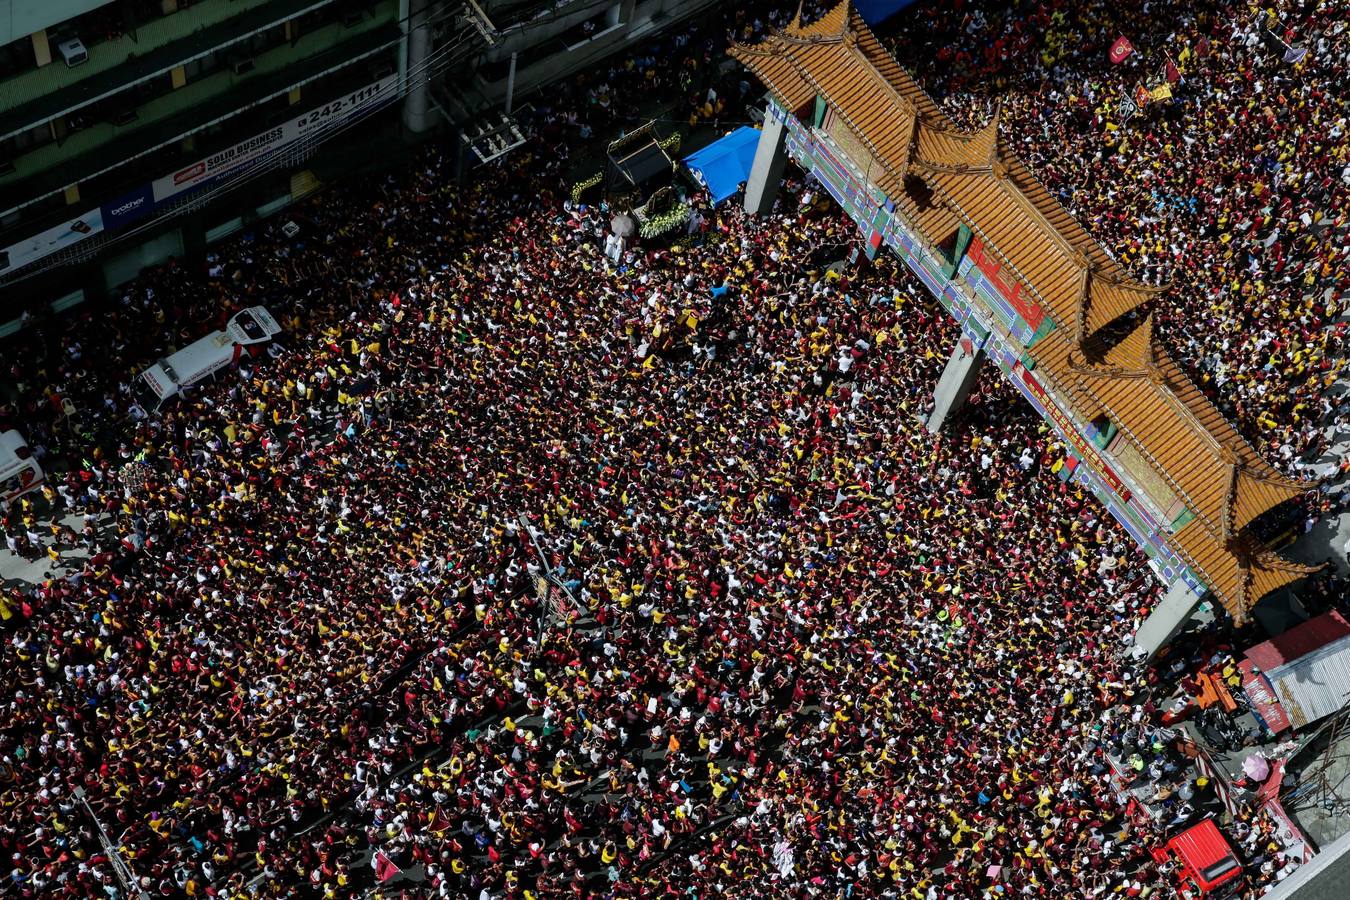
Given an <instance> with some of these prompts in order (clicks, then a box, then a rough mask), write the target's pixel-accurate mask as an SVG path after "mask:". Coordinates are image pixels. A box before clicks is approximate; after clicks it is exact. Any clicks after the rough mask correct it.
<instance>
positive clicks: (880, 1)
mask: <svg viewBox="0 0 1350 900" xmlns="http://www.w3.org/2000/svg"><path fill="white" fill-rule="evenodd" d="M913 2H914V0H854V3H853V8H854V9H856V10H857V11H858V15H860V16H862V17H863V21H864V22H866V23H867V24H868V25H876V24H878V23H879V22H884V21H886V20H887V19H889V18H890V17H891V16H893V15H895V14H896V13H898V12H899V11H900V10H902V9H904V8H905V7H906V6H909V5H910V4H911V3H913Z"/></svg>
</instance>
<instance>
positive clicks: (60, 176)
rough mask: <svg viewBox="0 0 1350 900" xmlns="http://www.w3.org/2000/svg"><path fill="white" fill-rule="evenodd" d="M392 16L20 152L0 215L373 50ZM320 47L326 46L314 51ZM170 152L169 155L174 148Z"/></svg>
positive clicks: (302, 44) (2, 187) (386, 12)
mask: <svg viewBox="0 0 1350 900" xmlns="http://www.w3.org/2000/svg"><path fill="white" fill-rule="evenodd" d="M397 19H398V7H397V5H395V4H387V5H385V6H384V7H383V8H382V9H381V10H380V11H379V12H378V14H377V15H376V17H375V18H363V19H362V20H361V21H360V22H359V23H357V24H355V25H353V26H350V27H347V26H344V24H343V23H341V22H335V23H332V24H330V25H327V26H324V27H323V28H320V29H317V30H315V31H314V32H311V33H309V34H307V35H305V36H304V37H303V38H302V39H301V40H300V41H299V42H298V43H297V44H296V45H294V46H290V45H283V46H280V47H276V48H274V49H272V50H271V51H268V52H266V53H263V54H262V55H260V56H258V57H255V58H254V67H253V69H252V70H251V71H250V72H248V73H247V74H246V75H236V74H235V73H234V72H233V71H232V70H230V69H222V70H217V71H216V72H213V73H212V74H210V75H207V76H205V77H203V78H201V79H199V80H197V81H192V82H188V83H187V84H185V85H184V86H183V87H181V88H179V89H178V90H175V91H172V92H170V93H168V94H165V95H163V96H161V97H158V98H155V99H154V100H152V101H150V102H148V103H146V104H145V105H143V106H141V107H139V108H137V111H136V112H137V118H136V119H135V120H134V121H131V122H129V123H127V124H125V125H117V124H113V123H107V122H103V123H98V124H95V125H91V126H90V127H88V128H84V129H81V130H79V131H76V132H72V133H71V134H69V135H67V137H66V138H65V140H64V141H62V142H61V143H59V144H57V143H51V144H47V145H46V146H43V147H40V148H38V149H36V150H34V151H32V152H30V153H27V154H25V155H23V156H21V157H19V158H17V159H15V160H14V161H13V165H14V171H13V172H12V173H10V174H7V175H5V176H3V177H0V213H8V212H12V211H14V210H15V209H18V208H21V207H22V206H24V205H26V204H29V203H33V202H35V201H38V200H41V199H43V198H45V197H49V196H51V195H53V194H56V193H59V192H61V191H64V190H65V189H66V188H68V187H70V186H72V185H79V184H87V183H88V182H90V181H92V180H94V179H96V178H99V177H100V176H102V175H104V174H105V173H108V172H111V171H113V170H114V169H118V168H120V167H122V166H123V165H125V164H126V163H127V162H129V161H131V160H134V159H137V158H138V157H142V156H145V155H147V154H150V153H153V152H155V151H157V150H160V149H161V148H165V147H168V146H170V145H175V144H177V143H179V142H181V141H182V140H184V139H185V138H188V137H190V136H192V135H193V134H195V133H197V132H199V131H202V130H203V129H206V128H209V127H211V126H212V125H215V124H216V123H218V122H221V121H222V120H224V119H228V118H230V117H232V116H235V115H238V114H239V113H242V112H243V111H245V110H247V109H250V108H252V107H255V106H258V105H260V104H262V103H266V102H267V101H269V100H272V99H274V98H277V97H281V96H284V95H286V94H288V93H290V92H291V91H293V90H295V89H297V88H301V87H303V86H304V85H305V84H307V83H309V82H312V81H314V80H316V79H318V78H321V77H323V76H325V75H327V74H329V73H331V72H333V71H335V70H338V69H342V68H345V67H347V66H349V65H351V64H352V63H355V62H358V61H360V60H363V59H367V58H369V57H371V56H373V55H375V54H378V53H380V52H381V51H382V50H385V49H386V48H388V47H391V46H393V45H394V44H396V43H398V41H399V40H400V38H401V32H400V29H399V27H398V24H397ZM321 47H322V48H325V49H322V50H317V48H321ZM316 50H317V52H316ZM172 156H174V157H175V158H176V153H175V154H172ZM172 166H173V162H167V161H166V163H165V164H164V168H165V169H169V168H172ZM90 199H93V198H90Z"/></svg>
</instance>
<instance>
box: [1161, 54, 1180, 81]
mask: <svg viewBox="0 0 1350 900" xmlns="http://www.w3.org/2000/svg"><path fill="white" fill-rule="evenodd" d="M1163 77H1164V78H1166V79H1167V83H1168V84H1176V83H1177V82H1178V81H1180V80H1181V70H1180V69H1178V68H1177V64H1176V63H1174V62H1172V57H1170V56H1169V57H1167V66H1166V68H1165V69H1164V70H1163Z"/></svg>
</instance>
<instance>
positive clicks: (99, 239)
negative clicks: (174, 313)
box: [0, 0, 710, 333]
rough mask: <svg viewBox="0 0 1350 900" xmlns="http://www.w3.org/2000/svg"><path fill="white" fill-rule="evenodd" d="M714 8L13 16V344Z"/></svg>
mask: <svg viewBox="0 0 1350 900" xmlns="http://www.w3.org/2000/svg"><path fill="white" fill-rule="evenodd" d="M709 2H710V0H645V2H638V0H502V2H488V0H478V2H473V0H450V2H441V0H0V290H3V292H4V301H3V302H4V303H5V306H6V309H4V310H0V333H2V332H3V331H5V330H6V328H7V327H8V328H13V327H15V323H14V321H13V319H14V317H15V316H17V314H18V313H19V312H21V311H22V310H23V309H24V308H26V307H28V306H31V305H33V304H46V303H52V302H55V304H56V306H57V308H58V309H59V308H61V307H63V306H68V305H71V304H74V303H77V302H79V301H80V300H81V299H84V298H87V297H89V296H91V295H97V294H100V293H102V292H105V291H107V290H108V289H109V288H112V287H115V286H116V285H117V284H119V283H121V282H123V281H125V280H127V279H128V278H130V277H132V276H134V275H135V274H136V273H137V272H138V271H139V270H140V269H141V268H142V267H143V266H145V265H150V264H153V263H156V262H159V261H162V260H163V259H166V258H168V257H170V256H181V255H184V254H187V255H192V254H194V253H197V252H200V251H201V249H202V248H203V247H205V246H206V245H208V244H209V243H211V242H213V241H215V240H219V239H221V238H223V237H224V236H226V235H228V234H230V233H232V232H233V231H236V230H238V229H240V228H242V227H245V226H246V225H247V223H248V222H249V221H251V220H252V219H254V218H256V217H258V216H263V215H267V214H269V213H272V212H275V211H276V210H278V209H281V208H283V207H284V206H285V205H287V204H288V203H290V202H292V201H293V200H295V199H296V198H298V197H301V196H303V195H304V194H306V193H308V192H309V191H311V190H313V189H314V188H315V187H316V186H317V185H318V184H319V183H320V181H322V180H327V179H328V178H330V177H339V176H340V175H341V174H342V172H343V171H344V170H347V169H349V168H351V167H353V166H360V165H362V164H364V163H366V162H368V161H370V160H372V159H387V158H388V157H389V154H388V153H387V150H388V147H389V146H390V145H391V144H397V145H399V146H402V145H404V144H405V143H406V139H407V138H410V137H412V138H415V137H416V136H417V135H419V134H421V133H424V132H427V131H430V130H433V129H437V128H444V127H447V126H449V127H456V126H460V127H467V124H468V123H467V122H463V121H461V122H447V121H446V117H447V116H449V117H461V118H464V119H467V118H469V117H472V116H473V115H475V114H477V113H478V112H480V111H481V110H482V108H483V107H484V106H485V105H494V106H500V105H501V104H503V102H504V100H505V97H506V95H507V94H508V93H514V94H516V95H517V96H520V95H523V94H525V93H527V92H529V91H531V90H535V89H538V88H539V87H540V86H542V85H544V84H547V83H548V82H549V81H551V80H554V79H556V78H558V77H562V76H564V75H566V74H568V73H570V72H571V71H574V70H575V69H577V68H579V67H581V66H584V65H586V64H589V63H591V62H594V61H595V60H597V59H599V58H601V57H602V56H604V55H606V54H609V53H613V52H615V51H617V50H620V49H622V48H623V47H625V46H628V45H629V44H631V43H633V42H636V41H640V40H642V39H644V38H645V37H648V36H650V35H652V34H653V33H655V32H656V31H658V30H660V29H662V28H665V27H669V26H670V25H672V24H675V23H678V22H679V21H681V20H682V19H684V18H686V17H687V16H689V15H692V14H693V13H694V12H696V11H697V10H698V9H700V8H703V7H706V6H708V5H709ZM436 96H440V97H442V98H454V100H455V103H454V104H446V103H439V102H436V100H435V97H436ZM447 105H453V106H454V109H453V110H449V111H448V110H447V109H446V107H447ZM400 113H402V115H400ZM338 134H343V135H344V140H342V141H331V142H330V140H329V139H331V138H332V137H334V136H336V135H338ZM321 149H322V152H320V151H321ZM377 151H378V152H377ZM317 163H322V165H318V164H317ZM6 322H9V325H8V326H6V325H5V324H4V323H6Z"/></svg>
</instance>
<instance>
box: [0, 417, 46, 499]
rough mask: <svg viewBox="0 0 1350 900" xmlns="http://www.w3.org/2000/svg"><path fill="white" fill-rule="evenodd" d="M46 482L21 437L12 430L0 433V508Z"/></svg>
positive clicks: (40, 467)
mask: <svg viewBox="0 0 1350 900" xmlns="http://www.w3.org/2000/svg"><path fill="white" fill-rule="evenodd" d="M46 480H47V476H46V475H44V474H43V472H42V466H39V465H38V463H37V460H36V459H33V451H32V450H30V449H28V442H27V441H25V440H24V439H23V435H21V434H19V433H18V432H17V431H13V430H11V431H6V432H3V433H0V506H8V505H9V504H10V503H13V502H14V501H15V500H17V499H18V498H19V497H22V496H23V495H24V494H27V493H28V492H30V491H35V490H37V489H38V488H40V487H42V483H43V482H44V481H46Z"/></svg>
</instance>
